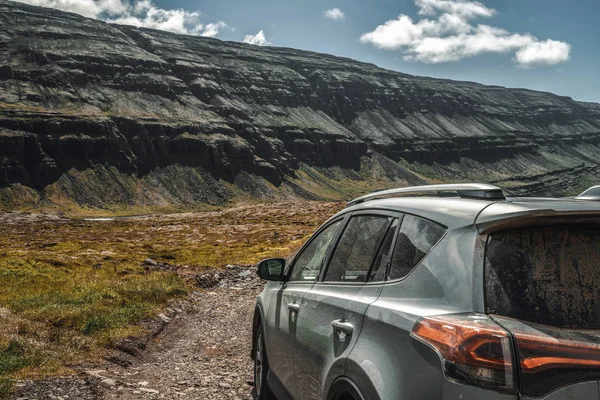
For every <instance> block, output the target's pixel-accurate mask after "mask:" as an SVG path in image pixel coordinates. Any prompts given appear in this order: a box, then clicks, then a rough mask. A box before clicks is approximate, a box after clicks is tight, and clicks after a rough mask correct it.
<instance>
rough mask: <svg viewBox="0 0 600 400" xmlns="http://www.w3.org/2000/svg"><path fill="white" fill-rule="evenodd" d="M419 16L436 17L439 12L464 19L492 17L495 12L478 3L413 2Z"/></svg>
mask: <svg viewBox="0 0 600 400" xmlns="http://www.w3.org/2000/svg"><path fill="white" fill-rule="evenodd" d="M415 3H416V5H417V7H419V14H420V15H436V14H438V13H440V12H444V13H449V14H453V15H458V16H462V17H465V18H476V17H493V16H494V15H496V10H494V9H493V8H488V7H486V6H485V5H483V4H481V3H480V2H478V1H467V0H415Z"/></svg>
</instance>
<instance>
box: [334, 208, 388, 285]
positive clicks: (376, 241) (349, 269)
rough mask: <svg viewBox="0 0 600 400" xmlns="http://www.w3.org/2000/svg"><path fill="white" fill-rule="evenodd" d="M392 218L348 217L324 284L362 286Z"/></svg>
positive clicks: (375, 216) (376, 216)
mask: <svg viewBox="0 0 600 400" xmlns="http://www.w3.org/2000/svg"><path fill="white" fill-rule="evenodd" d="M392 220H393V218H391V217H386V216H381V215H359V216H355V217H352V218H351V219H350V221H349V222H348V225H347V226H346V229H345V230H344V233H343V234H342V237H341V239H340V241H339V243H338V245H337V247H336V249H335V252H334V253H333V256H332V258H331V262H330V263H329V268H328V269H327V272H326V274H325V278H324V281H326V282H365V281H366V279H367V275H368V274H369V270H370V269H371V265H372V264H373V260H374V259H375V256H376V254H377V252H378V250H379V248H380V245H381V242H382V240H383V238H384V236H385V234H386V232H387V231H388V228H389V227H390V224H391V223H392Z"/></svg>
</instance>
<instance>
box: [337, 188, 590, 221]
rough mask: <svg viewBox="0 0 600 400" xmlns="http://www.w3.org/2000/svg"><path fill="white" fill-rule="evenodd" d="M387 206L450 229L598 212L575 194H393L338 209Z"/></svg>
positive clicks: (381, 208)
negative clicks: (504, 196)
mask: <svg viewBox="0 0 600 400" xmlns="http://www.w3.org/2000/svg"><path fill="white" fill-rule="evenodd" d="M374 209H379V210H390V211H397V212H404V213H408V214H414V215H418V216H421V217H424V218H427V219H430V220H433V221H435V222H438V223H440V224H442V225H445V226H446V227H448V228H450V229H453V228H458V227H462V226H467V225H473V224H475V223H477V224H490V223H493V222H496V221H501V220H506V219H514V218H524V217H530V216H537V215H540V216H541V215H543V216H548V215H569V214H577V215H581V214H585V215H587V214H590V215H592V214H600V202H599V201H592V200H581V199H575V198H539V197H538V198H535V197H508V198H507V199H505V200H487V199H468V198H459V197H430V196H423V197H421V196H419V197H393V198H384V199H376V200H370V201H365V202H363V203H359V204H356V205H353V206H351V207H348V208H347V209H345V210H344V211H342V213H346V212H355V211H367V210H374Z"/></svg>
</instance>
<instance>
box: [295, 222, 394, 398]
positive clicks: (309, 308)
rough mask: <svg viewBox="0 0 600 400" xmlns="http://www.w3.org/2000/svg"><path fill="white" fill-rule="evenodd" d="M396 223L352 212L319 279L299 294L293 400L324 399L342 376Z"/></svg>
mask: <svg viewBox="0 0 600 400" xmlns="http://www.w3.org/2000/svg"><path fill="white" fill-rule="evenodd" d="M398 223H399V218H398V217H397V216H396V215H394V214H390V213H383V212H382V213H371V212H370V213H354V214H353V215H352V216H351V218H350V219H349V221H348V222H347V224H346V226H345V228H344V230H343V233H342V234H341V236H340V238H339V240H338V242H337V245H336V246H335V249H334V250H333V251H332V252H331V255H330V257H329V260H328V263H327V264H328V266H327V269H326V270H325V271H324V273H322V274H321V280H320V281H319V282H317V283H316V284H314V285H313V287H312V288H311V289H310V290H309V291H307V292H306V293H305V294H304V298H303V299H302V306H301V308H300V310H299V312H298V321H297V330H296V341H295V345H294V370H295V372H296V385H297V387H296V390H297V393H298V395H297V396H296V398H297V399H302V400H309V399H321V398H325V396H326V395H327V393H326V391H327V390H328V388H329V386H330V385H331V383H332V381H333V380H334V379H335V378H337V377H339V376H343V375H344V366H345V358H346V357H347V355H348V353H349V352H350V350H351V349H352V347H353V346H354V344H355V343H356V340H357V338H358V336H359V334H360V330H361V326H362V321H363V316H364V313H365V311H366V309H367V307H368V306H369V304H371V303H373V302H374V301H375V300H377V298H378V297H379V294H380V293H381V287H382V286H381V285H380V284H379V283H380V282H382V281H383V280H384V279H385V269H386V267H385V265H386V264H387V262H388V260H389V248H390V247H391V245H392V240H393V238H394V235H395V232H396V231H397V227H398Z"/></svg>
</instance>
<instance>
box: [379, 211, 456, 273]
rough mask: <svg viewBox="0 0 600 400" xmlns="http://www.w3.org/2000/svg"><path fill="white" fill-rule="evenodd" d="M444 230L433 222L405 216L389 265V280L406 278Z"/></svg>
mask: <svg viewBox="0 0 600 400" xmlns="http://www.w3.org/2000/svg"><path fill="white" fill-rule="evenodd" d="M445 232H446V229H445V228H444V227H442V226H441V225H438V224H436V223H435V222H432V221H429V220H427V219H424V218H420V217H416V216H414V215H406V216H405V217H404V219H403V220H402V225H401V226H400V232H398V237H397V238H396V246H395V248H394V254H393V256H392V262H391V265H390V272H389V275H388V279H389V280H393V279H401V278H404V277H406V276H407V275H408V274H409V273H410V272H411V271H412V270H413V269H414V268H415V267H416V266H417V265H418V264H419V263H420V262H421V260H422V259H423V257H425V255H426V254H427V253H429V250H431V249H432V248H433V246H435V244H436V243H437V242H438V241H439V240H440V239H441V238H442V236H444V233H445Z"/></svg>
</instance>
